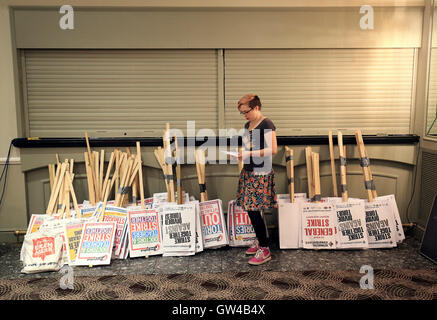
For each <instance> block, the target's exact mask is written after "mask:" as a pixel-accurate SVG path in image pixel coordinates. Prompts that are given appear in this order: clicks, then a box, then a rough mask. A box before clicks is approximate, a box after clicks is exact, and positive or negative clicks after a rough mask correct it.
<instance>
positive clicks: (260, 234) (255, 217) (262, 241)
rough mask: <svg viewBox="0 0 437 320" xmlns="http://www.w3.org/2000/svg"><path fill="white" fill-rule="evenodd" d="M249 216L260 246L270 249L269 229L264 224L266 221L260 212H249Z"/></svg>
mask: <svg viewBox="0 0 437 320" xmlns="http://www.w3.org/2000/svg"><path fill="white" fill-rule="evenodd" d="M247 213H248V214H249V218H250V221H251V222H252V226H253V228H254V229H255V234H256V237H257V238H258V241H259V245H260V246H261V247H268V246H269V240H268V236H267V228H266V225H265V223H264V219H263V217H262V216H261V212H260V211H247Z"/></svg>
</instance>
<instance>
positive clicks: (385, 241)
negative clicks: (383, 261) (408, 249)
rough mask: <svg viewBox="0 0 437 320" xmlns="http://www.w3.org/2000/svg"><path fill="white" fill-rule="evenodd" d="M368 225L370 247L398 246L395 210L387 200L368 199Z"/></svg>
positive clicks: (366, 204) (366, 205)
mask: <svg viewBox="0 0 437 320" xmlns="http://www.w3.org/2000/svg"><path fill="white" fill-rule="evenodd" d="M364 205H365V209H366V227H367V236H368V239H369V248H393V247H396V233H395V230H396V229H395V223H394V220H393V211H392V208H391V207H390V206H389V203H388V202H387V201H385V200H374V201H372V202H368V201H366V202H365V203H364Z"/></svg>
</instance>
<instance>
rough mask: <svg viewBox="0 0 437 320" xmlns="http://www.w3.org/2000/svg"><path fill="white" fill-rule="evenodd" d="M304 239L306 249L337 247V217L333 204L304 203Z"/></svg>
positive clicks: (302, 206)
mask: <svg viewBox="0 0 437 320" xmlns="http://www.w3.org/2000/svg"><path fill="white" fill-rule="evenodd" d="M301 208H302V209H301V210H302V241H303V248H305V249H335V248H336V244H335V242H336V234H335V233H336V218H335V211H334V206H333V204H330V203H303V204H302V205H301Z"/></svg>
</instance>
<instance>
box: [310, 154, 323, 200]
mask: <svg viewBox="0 0 437 320" xmlns="http://www.w3.org/2000/svg"><path fill="white" fill-rule="evenodd" d="M311 160H312V165H313V176H314V202H317V203H318V202H321V200H322V199H321V190H320V170H319V154H318V153H316V152H313V153H312V154H311Z"/></svg>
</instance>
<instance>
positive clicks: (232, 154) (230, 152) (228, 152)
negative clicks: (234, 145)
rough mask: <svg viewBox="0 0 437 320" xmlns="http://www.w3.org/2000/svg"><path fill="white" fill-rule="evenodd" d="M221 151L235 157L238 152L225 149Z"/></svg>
mask: <svg viewBox="0 0 437 320" xmlns="http://www.w3.org/2000/svg"><path fill="white" fill-rule="evenodd" d="M220 151H221V152H223V153H225V154H228V155H230V156H231V157H235V158H238V152H234V151H225V150H220Z"/></svg>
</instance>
